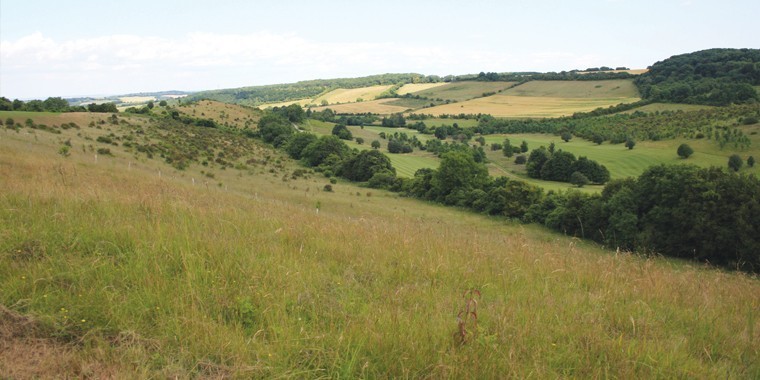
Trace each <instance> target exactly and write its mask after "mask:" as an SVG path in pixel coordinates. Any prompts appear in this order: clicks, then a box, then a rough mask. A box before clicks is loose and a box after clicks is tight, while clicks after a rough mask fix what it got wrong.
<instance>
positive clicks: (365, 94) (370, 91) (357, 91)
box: [313, 86, 392, 104]
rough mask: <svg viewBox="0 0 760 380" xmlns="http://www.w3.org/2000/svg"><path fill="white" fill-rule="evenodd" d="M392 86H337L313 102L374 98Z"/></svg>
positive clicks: (345, 101) (348, 101)
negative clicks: (348, 87)
mask: <svg viewBox="0 0 760 380" xmlns="http://www.w3.org/2000/svg"><path fill="white" fill-rule="evenodd" d="M391 87H392V86H370V87H361V88H351V89H346V88H339V89H336V90H333V91H330V92H328V93H327V94H324V95H322V96H320V97H317V98H316V99H314V101H313V103H314V104H322V101H326V102H327V103H329V104H336V103H354V102H357V101H358V99H362V100H375V97H377V96H378V95H380V94H382V93H383V92H385V91H386V90H388V89H389V88H391Z"/></svg>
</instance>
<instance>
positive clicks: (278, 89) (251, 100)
mask: <svg viewBox="0 0 760 380" xmlns="http://www.w3.org/2000/svg"><path fill="white" fill-rule="evenodd" d="M438 81H440V78H439V77H437V76H425V75H422V74H414V73H407V74H380V75H372V76H367V77H361V78H337V79H317V80H308V81H301V82H296V83H288V84H274V85H267V86H251V87H241V88H233V89H223V90H213V91H202V92H198V93H195V94H193V95H191V96H190V100H200V99H209V100H217V101H220V102H225V103H237V104H242V105H248V106H258V105H262V104H266V103H278V102H289V101H294V100H301V99H307V98H316V97H318V96H319V95H321V94H326V93H328V92H330V91H332V90H335V89H339V88H343V89H354V88H361V87H369V86H382V85H394V86H398V87H400V86H401V85H403V84H405V83H417V82H421V83H427V82H438Z"/></svg>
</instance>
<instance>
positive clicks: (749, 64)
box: [636, 49, 760, 106]
mask: <svg viewBox="0 0 760 380" xmlns="http://www.w3.org/2000/svg"><path fill="white" fill-rule="evenodd" d="M636 85H637V86H638V87H639V91H641V94H642V96H643V98H644V99H647V100H651V101H655V102H670V103H691V104H705V105H716V106H722V105H728V104H731V103H745V102H748V101H752V100H759V99H760V98H759V97H758V93H757V91H756V90H755V89H754V88H753V86H757V85H760V49H709V50H702V51H698V52H694V53H689V54H681V55H675V56H672V57H670V58H668V59H666V60H663V61H660V62H657V63H655V64H654V65H652V66H651V67H650V69H649V71H648V72H647V73H644V74H642V75H641V76H639V77H638V78H636Z"/></svg>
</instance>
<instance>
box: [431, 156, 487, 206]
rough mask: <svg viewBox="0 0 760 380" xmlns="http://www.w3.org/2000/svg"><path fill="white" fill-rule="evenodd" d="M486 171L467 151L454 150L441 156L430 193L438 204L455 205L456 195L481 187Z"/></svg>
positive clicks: (485, 178) (485, 179) (485, 177)
mask: <svg viewBox="0 0 760 380" xmlns="http://www.w3.org/2000/svg"><path fill="white" fill-rule="evenodd" d="M487 180H488V169H486V166H485V165H484V164H481V163H477V162H475V159H474V158H473V157H472V154H471V153H470V152H468V151H463V150H455V151H451V152H447V153H444V154H442V155H441V164H440V166H439V168H438V170H436V171H435V173H434V174H433V177H432V179H431V187H432V188H431V192H432V193H433V194H434V195H435V199H436V200H438V201H439V202H444V203H447V204H455V203H457V202H458V199H456V198H457V194H455V193H466V192H468V191H471V190H473V189H479V188H482V187H483V184H485V183H486V181H487Z"/></svg>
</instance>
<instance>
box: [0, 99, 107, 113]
mask: <svg viewBox="0 0 760 380" xmlns="http://www.w3.org/2000/svg"><path fill="white" fill-rule="evenodd" d="M0 111H27V112H110V113H118V112H119V110H118V109H117V108H116V104H114V103H101V104H96V103H90V104H89V105H87V106H86V107H85V106H71V105H69V102H68V101H66V100H65V99H63V98H61V97H49V98H47V99H45V100H36V99H35V100H30V101H27V102H24V101H22V100H18V99H14V100H13V101H11V100H9V99H8V98H6V97H0Z"/></svg>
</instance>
